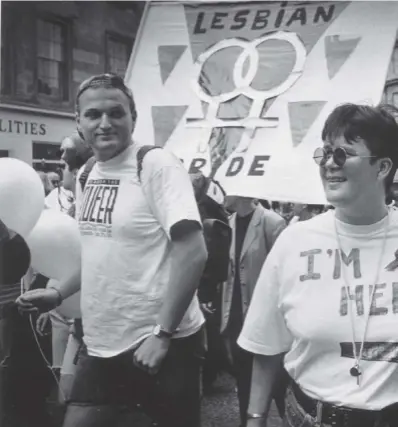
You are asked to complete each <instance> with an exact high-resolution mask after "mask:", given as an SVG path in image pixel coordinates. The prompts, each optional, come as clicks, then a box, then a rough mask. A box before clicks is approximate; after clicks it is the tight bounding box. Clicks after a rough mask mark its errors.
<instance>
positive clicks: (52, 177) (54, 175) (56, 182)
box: [47, 171, 61, 188]
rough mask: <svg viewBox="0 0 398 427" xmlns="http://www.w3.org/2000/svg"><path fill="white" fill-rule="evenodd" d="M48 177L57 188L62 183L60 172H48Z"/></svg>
mask: <svg viewBox="0 0 398 427" xmlns="http://www.w3.org/2000/svg"><path fill="white" fill-rule="evenodd" d="M47 176H48V179H49V180H50V182H51V184H52V185H53V187H55V188H57V187H59V186H60V185H61V177H60V175H59V174H58V172H53V171H50V172H47Z"/></svg>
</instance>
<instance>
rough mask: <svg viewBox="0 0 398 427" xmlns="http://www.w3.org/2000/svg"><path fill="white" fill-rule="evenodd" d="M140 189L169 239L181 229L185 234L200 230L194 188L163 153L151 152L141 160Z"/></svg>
mask: <svg viewBox="0 0 398 427" xmlns="http://www.w3.org/2000/svg"><path fill="white" fill-rule="evenodd" d="M141 179H142V186H143V190H144V192H145V195H146V197H147V200H148V203H149V205H150V207H151V210H152V212H153V214H154V215H155V217H156V218H157V220H158V221H159V222H160V224H161V226H162V228H163V229H164V230H165V232H166V234H167V236H168V237H169V239H171V238H172V230H174V229H175V228H176V226H177V225H181V228H180V230H186V231H187V232H188V231H189V230H192V229H201V227H202V225H201V220H200V215H199V210H198V206H197V203H196V200H195V195H194V190H193V186H192V184H191V180H190V178H189V175H188V172H187V171H186V170H185V168H184V166H183V165H182V163H181V162H180V161H179V160H178V159H177V158H176V157H175V156H174V155H173V154H172V153H169V152H167V151H166V150H153V151H151V152H149V153H147V155H146V156H145V158H144V161H143V168H142V174H141Z"/></svg>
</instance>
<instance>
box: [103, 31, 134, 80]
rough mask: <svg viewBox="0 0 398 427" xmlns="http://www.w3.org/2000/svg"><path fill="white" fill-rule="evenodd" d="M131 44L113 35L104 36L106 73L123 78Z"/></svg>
mask: <svg viewBox="0 0 398 427" xmlns="http://www.w3.org/2000/svg"><path fill="white" fill-rule="evenodd" d="M131 48H132V43H131V41H129V40H128V39H126V38H124V37H121V36H118V35H115V34H107V35H106V72H109V73H115V74H118V75H119V76H122V77H124V75H125V73H126V69H127V65H128V62H129V59H130V53H131Z"/></svg>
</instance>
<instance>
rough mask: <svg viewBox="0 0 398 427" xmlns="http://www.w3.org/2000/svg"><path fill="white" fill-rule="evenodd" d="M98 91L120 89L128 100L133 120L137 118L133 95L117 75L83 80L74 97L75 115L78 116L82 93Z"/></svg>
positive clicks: (96, 76)
mask: <svg viewBox="0 0 398 427" xmlns="http://www.w3.org/2000/svg"><path fill="white" fill-rule="evenodd" d="M90 88H91V89H98V88H106V89H120V90H121V91H122V92H123V93H124V94H125V95H126V96H127V98H128V100H129V104H130V111H131V115H132V117H133V119H134V120H135V119H136V118H137V111H136V108H135V102H134V97H133V93H132V92H131V90H130V89H129V88H128V87H127V86H126V85H125V83H124V80H123V78H122V77H120V76H118V75H117V74H112V73H105V74H97V75H95V76H91V77H89V78H88V79H86V80H84V82H83V83H81V84H80V86H79V89H78V91H77V95H76V113H77V114H79V112H80V106H79V99H80V96H81V95H82V93H83V92H85V91H86V90H87V89H90Z"/></svg>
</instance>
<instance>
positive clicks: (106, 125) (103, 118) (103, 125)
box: [100, 113, 111, 129]
mask: <svg viewBox="0 0 398 427" xmlns="http://www.w3.org/2000/svg"><path fill="white" fill-rule="evenodd" d="M110 127H111V122H110V120H109V117H108V114H106V113H104V114H102V116H101V123H100V128H101V129H108V128H110Z"/></svg>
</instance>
